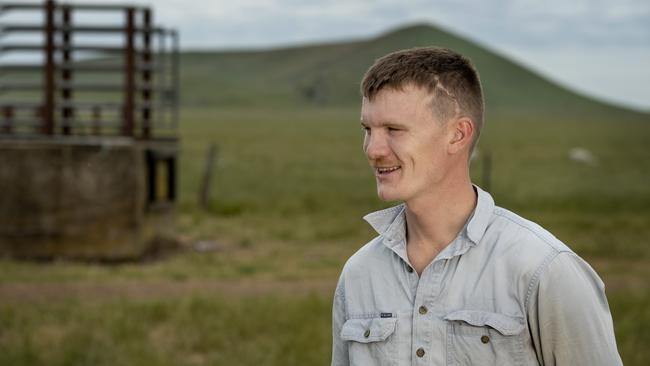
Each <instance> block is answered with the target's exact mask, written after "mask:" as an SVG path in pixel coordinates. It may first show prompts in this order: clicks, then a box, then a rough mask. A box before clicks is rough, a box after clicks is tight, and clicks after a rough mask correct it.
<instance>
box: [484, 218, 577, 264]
mask: <svg viewBox="0 0 650 366" xmlns="http://www.w3.org/2000/svg"><path fill="white" fill-rule="evenodd" d="M494 214H495V215H497V216H500V217H503V218H504V219H506V220H508V221H510V222H512V223H514V224H516V225H517V226H519V227H521V228H524V229H526V230H528V231H529V232H531V233H532V234H533V235H535V236H536V237H537V238H538V239H540V240H541V241H543V242H544V243H546V244H547V245H548V246H550V247H551V248H553V250H555V251H556V252H558V253H559V252H561V251H564V252H566V251H567V250H562V249H560V248H556V246H555V245H554V244H553V243H552V242H550V241H549V240H548V239H546V238H545V237H543V236H542V235H540V234H539V233H538V232H537V230H535V229H534V228H532V227H530V225H527V224H526V223H524V222H520V221H519V220H515V219H513V218H511V217H509V215H507V214H505V213H503V212H500V210H499V209H495V210H494Z"/></svg>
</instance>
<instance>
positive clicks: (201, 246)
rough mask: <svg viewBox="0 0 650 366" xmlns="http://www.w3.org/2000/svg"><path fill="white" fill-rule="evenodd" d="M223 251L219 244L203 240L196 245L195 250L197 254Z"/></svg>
mask: <svg viewBox="0 0 650 366" xmlns="http://www.w3.org/2000/svg"><path fill="white" fill-rule="evenodd" d="M219 249H221V247H220V245H219V244H218V243H217V242H214V241H211V240H202V241H198V242H196V243H194V250H196V251H197V252H213V251H215V250H219Z"/></svg>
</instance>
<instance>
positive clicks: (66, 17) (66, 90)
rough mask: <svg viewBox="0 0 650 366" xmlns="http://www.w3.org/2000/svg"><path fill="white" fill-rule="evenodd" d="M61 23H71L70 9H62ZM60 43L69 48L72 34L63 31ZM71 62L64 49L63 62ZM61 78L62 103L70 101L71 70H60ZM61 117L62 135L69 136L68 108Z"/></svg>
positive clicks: (71, 111)
mask: <svg viewBox="0 0 650 366" xmlns="http://www.w3.org/2000/svg"><path fill="white" fill-rule="evenodd" d="M61 10H62V13H63V14H62V21H63V24H64V25H65V26H67V27H69V26H70V24H71V23H72V9H70V7H69V6H63V7H62V9H61ZM61 38H62V42H63V46H64V47H68V48H69V47H70V45H71V44H72V34H71V33H70V31H63V33H62V34H61ZM71 60H72V55H71V52H70V51H69V50H68V49H66V50H63V62H64V63H66V64H69V63H70V62H71ZM61 78H62V79H63V84H64V85H62V88H61V98H62V101H63V102H69V101H70V100H71V99H72V88H70V85H71V80H72V68H63V69H61ZM61 116H62V117H63V118H62V119H63V129H62V132H63V134H64V135H69V134H70V129H71V120H72V118H73V110H72V108H70V107H64V108H63V109H62V110H61Z"/></svg>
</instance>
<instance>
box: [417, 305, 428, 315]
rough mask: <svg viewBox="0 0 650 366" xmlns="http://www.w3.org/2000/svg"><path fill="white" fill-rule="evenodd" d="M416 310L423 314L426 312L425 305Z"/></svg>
mask: <svg viewBox="0 0 650 366" xmlns="http://www.w3.org/2000/svg"><path fill="white" fill-rule="evenodd" d="M418 311H419V312H420V314H422V315H424V314H426V313H427V311H428V310H427V307H426V306H424V305H423V306H420V308H419V309H418Z"/></svg>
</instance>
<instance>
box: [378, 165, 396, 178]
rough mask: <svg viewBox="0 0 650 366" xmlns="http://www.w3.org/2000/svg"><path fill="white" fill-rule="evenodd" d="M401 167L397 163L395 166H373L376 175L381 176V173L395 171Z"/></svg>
mask: <svg viewBox="0 0 650 366" xmlns="http://www.w3.org/2000/svg"><path fill="white" fill-rule="evenodd" d="M401 168H402V167H401V166H399V165H397V166H387V167H375V171H376V172H377V175H380V176H383V175H388V174H390V173H392V172H395V171H397V170H399V169H401Z"/></svg>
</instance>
